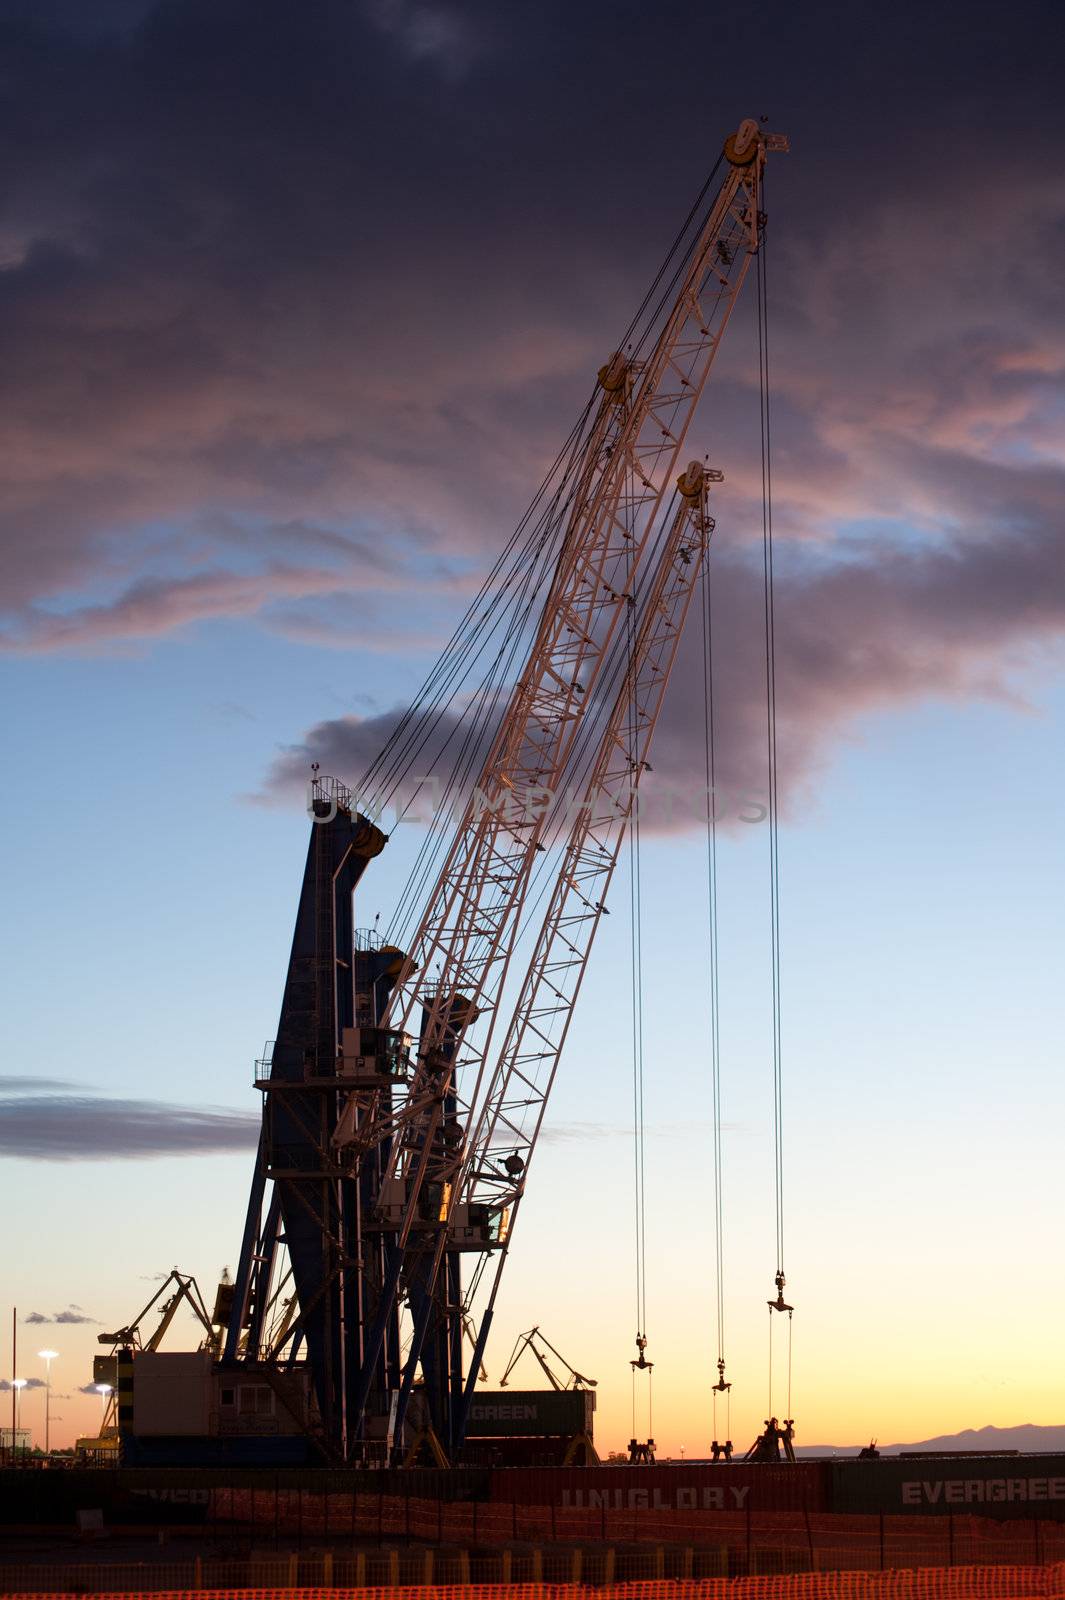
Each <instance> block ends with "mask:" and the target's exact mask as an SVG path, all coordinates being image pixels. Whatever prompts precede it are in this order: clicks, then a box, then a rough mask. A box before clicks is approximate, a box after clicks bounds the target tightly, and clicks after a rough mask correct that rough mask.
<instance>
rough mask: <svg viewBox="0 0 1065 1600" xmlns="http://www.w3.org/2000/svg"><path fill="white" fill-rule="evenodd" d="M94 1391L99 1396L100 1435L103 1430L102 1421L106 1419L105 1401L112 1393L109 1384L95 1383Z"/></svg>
mask: <svg viewBox="0 0 1065 1600" xmlns="http://www.w3.org/2000/svg"><path fill="white" fill-rule="evenodd" d="M96 1393H97V1394H98V1395H99V1396H100V1433H101V1435H102V1434H103V1431H104V1423H105V1422H106V1421H107V1402H108V1399H109V1397H110V1395H111V1394H112V1393H113V1389H112V1386H111V1384H109V1383H98V1384H97V1385H96Z"/></svg>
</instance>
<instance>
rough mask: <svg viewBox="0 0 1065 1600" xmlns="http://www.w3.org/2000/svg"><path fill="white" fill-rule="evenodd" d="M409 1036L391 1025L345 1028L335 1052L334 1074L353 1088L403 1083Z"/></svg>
mask: <svg viewBox="0 0 1065 1600" xmlns="http://www.w3.org/2000/svg"><path fill="white" fill-rule="evenodd" d="M410 1043H411V1041H410V1035H409V1034H406V1033H398V1032H396V1031H395V1030H394V1029H392V1028H344V1029H343V1030H342V1032H341V1036H340V1049H339V1050H338V1051H337V1077H338V1078H342V1079H343V1080H344V1082H345V1084H348V1085H350V1086H351V1087H352V1088H355V1089H359V1088H366V1089H373V1088H377V1087H378V1086H379V1085H381V1084H382V1083H405V1082H406V1079H407V1072H408V1067H409V1064H410Z"/></svg>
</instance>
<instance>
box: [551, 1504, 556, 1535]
mask: <svg viewBox="0 0 1065 1600" xmlns="http://www.w3.org/2000/svg"><path fill="white" fill-rule="evenodd" d="M551 1537H552V1539H553V1538H554V1537H555V1502H554V1501H553V1500H552V1502H551Z"/></svg>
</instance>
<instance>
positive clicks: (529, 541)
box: [356, 156, 724, 809]
mask: <svg viewBox="0 0 1065 1600" xmlns="http://www.w3.org/2000/svg"><path fill="white" fill-rule="evenodd" d="M723 159H724V158H723V156H719V158H718V160H717V161H716V162H715V164H714V167H713V168H712V170H711V172H710V174H709V176H708V177H707V179H706V181H705V182H704V184H703V186H702V188H701V189H700V191H699V194H698V195H697V196H696V199H695V201H694V203H693V204H692V206H691V208H690V210H689V212H688V215H687V216H686V218H685V219H684V222H683V223H682V224H681V227H680V229H679V230H678V232H677V234H676V236H675V237H674V239H673V242H672V244H671V245H670V247H669V250H668V252H667V254H666V256H665V259H664V260H663V262H662V264H661V266H660V267H659V269H658V272H657V273H656V275H655V278H654V279H653V281H652V283H651V285H650V287H649V288H648V290H647V292H646V293H645V295H644V297H643V299H642V301H641V302H640V305H639V306H638V308H637V310H636V313H635V315H634V316H633V317H632V319H631V320H630V322H629V324H628V327H627V328H626V330H625V332H624V334H623V335H622V341H621V347H622V348H623V347H624V346H625V344H626V342H627V341H628V340H629V338H630V335H632V334H633V333H634V332H635V331H636V329H637V327H638V325H639V324H640V321H641V318H643V319H644V325H643V331H642V333H640V335H639V338H638V340H637V343H636V346H635V350H634V351H633V352H632V354H633V358H635V355H637V354H638V353H639V351H640V350H641V349H642V348H643V346H644V345H645V343H646V342H647V339H648V338H649V337H650V335H651V333H652V332H653V330H654V329H655V327H656V325H657V323H658V320H659V318H660V316H661V313H662V310H663V307H664V306H665V304H666V302H667V300H668V298H669V296H670V294H671V293H672V292H673V290H674V289H675V287H676V283H677V281H678V279H679V277H680V274H681V273H682V272H683V270H684V266H685V264H686V262H687V260H688V258H689V257H690V254H691V250H692V248H693V247H694V243H695V242H696V240H697V238H698V236H699V235H698V233H697V234H696V235H695V236H694V237H693V238H692V239H690V240H689V241H688V245H687V247H686V249H682V246H683V245H684V241H685V238H686V236H687V235H688V233H689V230H690V228H691V224H692V222H693V220H694V219H695V218H696V217H697V216H699V214H700V208H701V207H702V205H703V202H704V200H705V198H706V195H707V193H708V192H709V190H710V188H711V186H712V184H713V182H714V179H715V178H716V176H717V174H718V172H719V170H720V168H721V166H722V162H723ZM704 221H705V219H703V220H701V221H700V232H701V229H702V226H703V225H704ZM678 251H680V252H681V255H680V260H679V262H678V264H677V266H676V268H675V270H674V272H673V274H672V277H671V278H670V279H669V281H668V283H667V284H666V287H665V289H664V290H662V292H661V294H660V295H659V299H658V302H657V304H656V305H655V308H654V310H653V312H652V313H651V315H650V316H649V317H646V318H645V317H644V314H645V312H646V311H647V308H648V306H649V305H650V304H651V302H652V299H653V297H654V295H655V292H656V291H657V290H659V289H660V287H661V285H662V283H663V280H664V279H665V277H666V273H667V272H668V270H669V267H670V263H671V262H672V261H673V259H674V257H675V256H676V255H677V253H678ZM596 397H597V396H596V392H594V391H593V394H592V396H591V398H590V399H589V401H588V403H587V405H586V406H585V409H584V411H583V413H582V415H581V417H580V418H579V419H578V422H577V423H576V424H575V426H574V428H573V429H572V430H571V432H570V434H569V436H568V438H567V440H566V442H565V443H564V444H563V446H562V448H561V450H560V451H559V453H558V455H557V456H556V458H555V461H554V462H553V464H552V466H551V467H550V468H549V470H548V472H547V474H546V475H545V477H544V479H543V481H542V483H541V485H540V488H539V489H538V491H537V493H536V495H535V496H534V499H533V501H532V503H531V505H530V506H529V507H528V509H527V511H526V512H525V514H524V516H523V517H522V519H521V521H520V522H519V524H518V526H517V528H516V529H515V531H514V533H513V534H512V535H511V537H510V538H509V539H508V541H507V544H506V545H505V546H504V549H503V551H502V552H501V554H500V556H499V558H498V560H497V561H496V562H495V564H494V566H493V567H492V570H491V572H490V573H489V574H488V577H487V578H486V579H485V580H484V582H483V583H482V584H481V585H480V587H479V589H478V591H477V593H476V594H475V596H474V598H473V600H471V602H470V604H469V605H468V606H467V608H466V611H465V613H464V614H463V617H462V618H461V620H460V622H459V623H458V625H457V627H456V629H455V631H454V633H453V634H452V636H451V639H450V640H449V642H448V644H447V645H446V646H445V648H444V650H443V652H442V654H441V656H440V657H439V658H438V660H437V661H436V663H435V664H434V666H433V667H432V669H431V670H430V673H429V675H428V677H427V678H426V680H425V682H424V683H423V685H422V687H421V688H420V689H419V691H418V693H417V695H416V696H415V697H414V699H413V700H412V702H411V704H410V705H409V706H408V707H407V709H406V710H405V711H404V713H403V715H402V717H401V718H400V719H399V721H398V723H397V724H396V727H395V728H394V729H393V730H392V732H391V733H390V734H389V736H388V738H387V739H386V740H385V743H384V745H383V746H382V748H381V749H380V750H379V751H378V753H377V755H376V756H375V757H374V759H373V761H372V762H371V763H370V765H369V767H368V768H367V770H366V772H365V773H364V774H363V777H362V779H361V780H360V783H359V786H358V789H357V791H356V792H357V793H358V794H359V796H360V797H361V796H363V795H368V796H370V797H372V798H373V800H374V803H375V805H376V807H377V809H380V808H381V806H382V805H383V804H387V803H388V800H389V799H391V797H392V795H393V794H394V793H395V792H396V789H397V788H398V787H399V786H400V785H401V784H402V781H403V779H404V777H405V776H406V775H407V774H408V773H409V771H410V764H411V761H412V760H413V759H415V758H416V757H417V755H418V753H419V752H420V751H421V749H422V748H424V745H425V743H426V740H427V739H428V738H429V737H430V736H431V734H432V732H433V731H434V730H435V728H436V727H437V726H439V723H440V721H441V719H442V717H443V715H444V714H445V713H446V711H447V709H449V707H450V705H451V704H452V703H453V700H454V698H455V696H456V693H457V689H456V688H455V684H456V682H457V683H458V684H460V685H461V683H462V682H463V681H464V679H463V678H462V676H461V674H462V673H463V669H464V667H465V666H466V665H467V662H468V658H469V655H470V652H471V650H472V649H473V645H474V642H475V641H476V638H477V636H478V632H479V623H480V622H483V621H484V620H486V619H487V616H488V615H489V611H484V610H483V607H484V602H485V600H486V599H487V598H488V597H489V596H490V595H491V593H492V590H493V585H496V584H497V582H498V580H499V579H500V578H501V576H502V575H503V574H504V573H505V572H506V571H507V563H508V560H510V559H511V558H512V557H515V560H514V563H513V565H512V568H511V573H510V577H509V578H506V579H504V581H503V583H502V585H501V587H500V592H504V591H505V589H506V586H507V583H508V582H509V581H511V578H512V577H513V573H514V568H515V567H516V566H517V565H518V564H519V563H520V561H521V558H522V556H523V555H525V554H527V552H528V549H529V548H530V546H532V545H534V544H535V542H536V536H537V534H538V533H540V532H541V530H543V529H545V527H546V529H547V531H551V530H552V526H553V529H554V531H555V532H558V531H559V529H558V519H557V515H556V518H555V521H554V524H552V519H551V516H550V507H551V505H552V504H553V505H554V507H555V511H556V513H557V509H558V503H559V499H560V496H561V492H562V490H563V489H564V488H565V487H566V486H567V484H569V483H570V482H572V479H573V476H574V473H575V471H576V470H577V468H578V466H579V464H580V461H581V459H582V446H583V443H586V442H587V441H586V440H584V434H585V431H586V429H587V426H588V421H589V418H590V416H591V414H592V412H593V409H594V406H595V403H596ZM567 453H568V454H569V462H568V465H567V466H566V468H565V470H564V471H563V475H562V479H561V481H560V483H559V486H558V488H557V489H556V491H555V495H554V496H553V498H552V500H551V501H549V502H548V509H547V510H545V511H544V513H543V514H542V515H541V516H540V517H539V518H538V519H537V520H536V521H535V522H533V520H532V519H533V517H534V514H535V513H536V511H537V508H538V507H539V505H540V503H541V501H542V500H543V499H544V496H545V494H546V493H547V491H548V489H549V487H550V485H551V483H552V481H553V479H554V477H555V474H556V473H557V472H558V471H559V469H560V467H561V466H562V463H563V462H564V461H565V460H566V457H567ZM530 523H532V530H531V533H530V534H528V535H527V536H526V537H525V540H524V543H523V542H522V540H523V536H525V535H526V534H527V530H528V529H529V525H530ZM515 552H516V555H515ZM490 609H491V608H489V610H490ZM449 690H450V691H451V692H450V693H448V691H449ZM445 696H446V698H445ZM450 737H451V736H449V740H448V741H446V742H445V748H446V743H448V742H450ZM375 782H376V783H377V785H378V788H377V789H374V788H373V787H372V786H373V785H374V784H375ZM382 789H383V790H384V796H385V797H384V799H383V800H379V799H378V794H379V792H380V791H381V790H382Z"/></svg>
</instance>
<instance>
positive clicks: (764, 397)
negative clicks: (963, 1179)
mask: <svg viewBox="0 0 1065 1600" xmlns="http://www.w3.org/2000/svg"><path fill="white" fill-rule="evenodd" d="M763 196H764V188H763ZM757 224H758V250H757V253H756V258H755V266H756V282H757V302H758V395H759V421H760V433H761V470H762V587H763V602H764V612H765V691H766V767H767V775H768V790H769V793H768V801H769V805H768V819H769V923H770V965H771V970H772V1024H773V1189H774V1225H775V1232H776V1261H777V1269H776V1285H777V1301H776V1304H775V1305H774V1303H773V1302H770V1303H769V1411H770V1415H772V1411H773V1311H774V1309H780V1310H786V1311H787V1317H788V1333H787V1352H788V1353H787V1363H788V1383H787V1408H788V1413H789V1416H790V1412H791V1327H792V1308H791V1307H790V1306H785V1304H784V1295H783V1291H784V1281H785V1280H784V1115H783V1073H782V1049H781V987H780V828H779V818H780V806H779V787H778V763H777V682H776V660H777V658H776V602H775V592H774V591H775V584H774V570H773V469H772V432H771V426H770V382H769V311H768V286H767V283H768V275H767V270H766V227H765V213H764V211H763V212H762V214H761V215H760V216H759V217H758V219H757Z"/></svg>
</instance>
